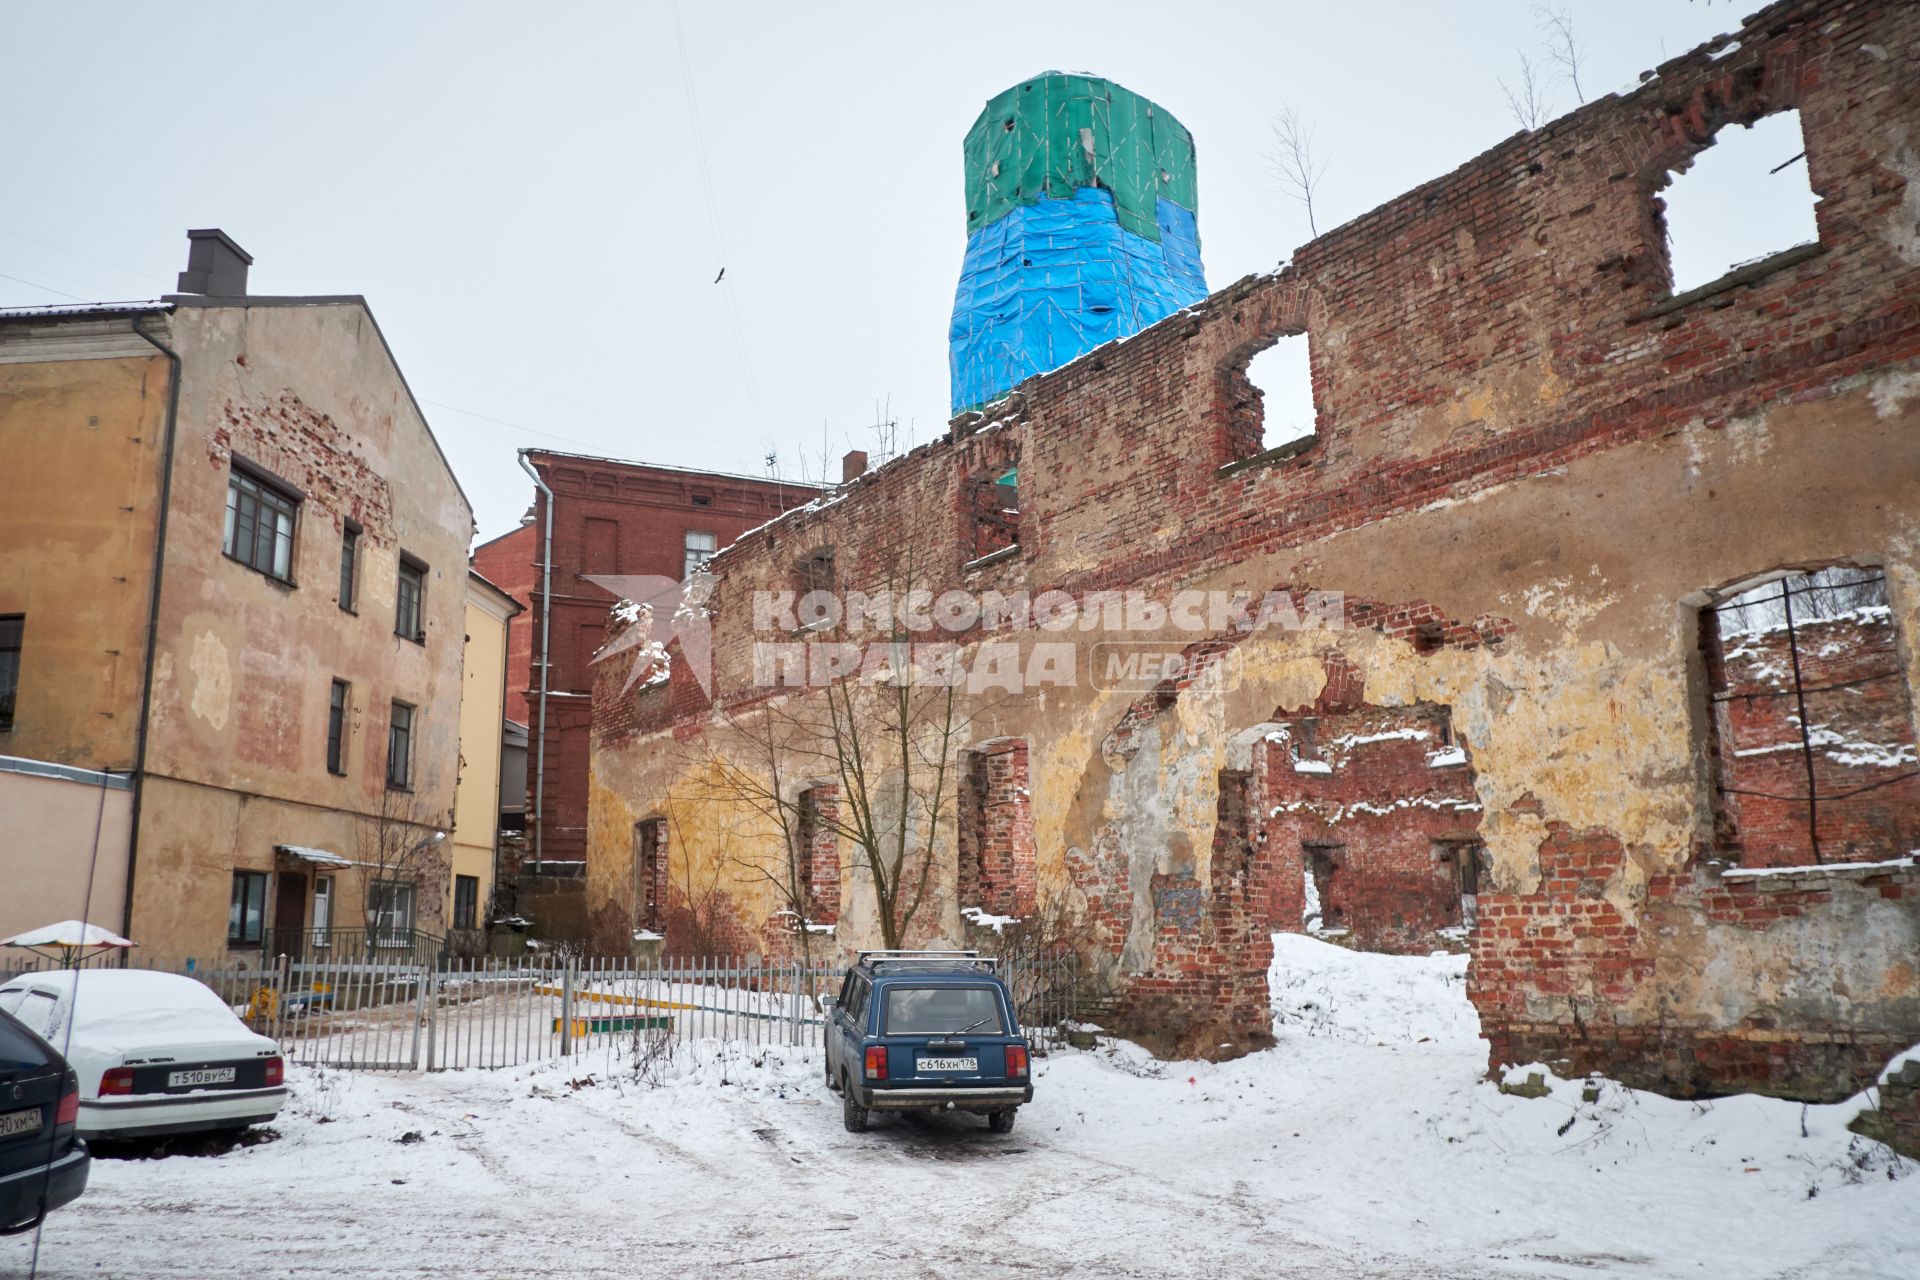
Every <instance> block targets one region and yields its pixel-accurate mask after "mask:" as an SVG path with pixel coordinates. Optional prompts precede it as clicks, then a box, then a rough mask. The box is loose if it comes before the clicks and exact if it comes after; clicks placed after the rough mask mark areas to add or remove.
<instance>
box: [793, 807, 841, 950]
mask: <svg viewBox="0 0 1920 1280" xmlns="http://www.w3.org/2000/svg"><path fill="white" fill-rule="evenodd" d="M797 810H798V812H797V813H796V815H795V821H794V824H793V826H794V830H793V843H794V865H793V889H794V897H795V898H796V899H798V900H800V901H803V902H805V903H806V904H807V910H806V913H805V914H806V922H807V923H808V924H836V923H838V922H839V919H840V830H839V821H840V788H839V787H837V786H834V785H833V784H832V783H822V784H820V785H819V786H814V787H809V788H807V789H806V790H805V791H802V792H801V793H800V800H799V803H798V805H797Z"/></svg>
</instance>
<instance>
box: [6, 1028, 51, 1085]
mask: <svg viewBox="0 0 1920 1280" xmlns="http://www.w3.org/2000/svg"><path fill="white" fill-rule="evenodd" d="M47 1062H48V1058H47V1051H46V1050H45V1049H42V1048H41V1047H40V1042H39V1041H37V1040H35V1039H34V1038H33V1037H32V1036H30V1035H28V1034H27V1033H26V1032H24V1031H22V1030H20V1028H19V1027H16V1026H15V1025H14V1024H13V1023H12V1022H11V1021H10V1020H8V1019H6V1018H0V1076H16V1075H30V1074H33V1073H35V1072H38V1071H40V1070H42V1069H43V1068H45V1067H46V1065H47Z"/></svg>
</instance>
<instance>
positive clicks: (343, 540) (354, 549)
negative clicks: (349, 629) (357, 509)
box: [340, 520, 360, 613]
mask: <svg viewBox="0 0 1920 1280" xmlns="http://www.w3.org/2000/svg"><path fill="white" fill-rule="evenodd" d="M359 580H360V526H359V525H357V524H355V523H353V521H351V520H349V521H347V527H346V528H345V529H344V530H342V531H341V534H340V607H341V608H342V609H345V610H346V611H347V612H348V613H352V612H353V611H354V609H353V606H354V601H355V599H356V598H357V597H356V596H355V594H354V593H355V590H356V588H357V586H358V584H359Z"/></svg>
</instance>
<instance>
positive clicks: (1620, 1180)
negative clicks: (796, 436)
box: [0, 935, 1920, 1280]
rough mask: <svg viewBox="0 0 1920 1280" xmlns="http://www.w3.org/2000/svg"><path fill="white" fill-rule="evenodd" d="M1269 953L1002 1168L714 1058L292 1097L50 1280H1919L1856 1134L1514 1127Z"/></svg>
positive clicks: (317, 1076) (58, 1249)
mask: <svg viewBox="0 0 1920 1280" xmlns="http://www.w3.org/2000/svg"><path fill="white" fill-rule="evenodd" d="M1276 946H1277V954H1276V958H1275V962H1274V973H1273V990H1274V1013H1275V1023H1276V1034H1277V1035H1278V1037H1279V1045H1278V1047H1277V1048H1275V1049H1273V1050H1272V1051H1270V1052H1267V1053H1263V1054H1258V1055H1255V1056H1253V1057H1249V1058H1245V1059H1242V1060H1240V1061H1238V1062H1232V1063H1226V1064H1222V1065H1219V1066H1213V1065H1209V1064H1205V1063H1159V1062H1155V1061H1153V1060H1152V1059H1150V1058H1148V1057H1147V1056H1146V1055H1145V1054H1143V1053H1141V1052H1140V1051H1138V1050H1137V1049H1135V1048H1133V1047H1132V1046H1130V1045H1124V1044H1123V1045H1115V1046H1111V1047H1107V1048H1103V1049H1101V1050H1098V1051H1093V1052H1085V1053H1075V1052H1067V1053H1058V1054H1054V1055H1053V1056H1051V1057H1049V1058H1046V1059H1044V1060H1042V1061H1041V1062H1039V1063H1038V1064H1037V1066H1038V1081H1037V1084H1038V1096H1037V1098H1036V1100H1035V1102H1034V1103H1033V1105H1032V1106H1030V1107H1027V1108H1025V1109H1023V1110H1022V1111H1021V1113H1020V1118H1019V1124H1018V1127H1017V1128H1016V1129H1015V1130H1014V1132H1013V1133H1012V1134H1010V1135H1007V1136H1003V1137H1002V1136H995V1135H992V1134H989V1133H988V1132H987V1131H986V1127H985V1125H984V1123H983V1122H981V1121H980V1120H978V1119H976V1118H972V1117H959V1118H954V1119H946V1118H939V1119H933V1120H911V1119H906V1120H900V1119H896V1120H886V1121H881V1122H879V1123H877V1124H876V1126H875V1128H874V1130H873V1131H872V1132H870V1133H867V1134H864V1135H859V1136H855V1135H852V1134H849V1133H846V1132H845V1131H844V1130H843V1129H842V1128H841V1126H840V1115H839V1107H838V1105H837V1102H836V1101H835V1100H834V1098H833V1096H832V1095H829V1094H828V1093H827V1092H826V1091H825V1089H824V1088H823V1086H822V1084H821V1082H820V1079H819V1068H818V1062H817V1058H816V1056H815V1055H812V1054H803V1053H800V1052H798V1051H791V1050H778V1049H757V1050H756V1049H751V1048H748V1047H742V1046H731V1047H729V1046H725V1045H721V1044H719V1043H717V1042H711V1041H709V1042H704V1043H698V1044H692V1045H681V1046H680V1047H679V1049H678V1051H677V1054H676V1057H675V1059H674V1060H673V1062H672V1063H671V1064H669V1065H668V1066H667V1067H666V1068H665V1075H666V1077H667V1078H666V1081H665V1083H664V1084H662V1085H661V1086H660V1087H657V1088H649V1087H647V1086H645V1085H640V1084H636V1083H634V1082H633V1080H632V1079H631V1078H630V1070H629V1068H628V1065H627V1064H625V1063H623V1062H621V1061H619V1060H617V1059H616V1058H615V1057H613V1056H612V1055H610V1054H609V1053H606V1052H602V1053H598V1054H595V1055H592V1056H590V1057H585V1058H575V1059H572V1060H570V1061H568V1062H565V1063H559V1062H553V1063H546V1064H542V1065H541V1066H538V1067H531V1068H525V1069H521V1070H518V1071H512V1070H509V1071H494V1072H482V1071H470V1072H456V1073H447V1074H442V1075H432V1076H412V1077H396V1076H377V1075H370V1074H358V1073H348V1072H330V1073H326V1074H321V1073H318V1072H313V1071H303V1072H300V1073H298V1074H297V1075H296V1076H295V1079H294V1084H295V1091H296V1092H295V1101H294V1103H293V1105H292V1106H291V1107H290V1109H289V1111H288V1112H287V1113H286V1114H285V1115H283V1116H282V1117H281V1121H280V1123H279V1125H278V1129H279V1131H280V1133H281V1137H280V1139H279V1140H278V1141H276V1142H272V1143H267V1144H264V1145H260V1146H256V1147H252V1148H248V1149H240V1150H234V1151H231V1152H229V1153H228V1154H225V1155H221V1156H218V1157H200V1158H189V1157H173V1158H169V1159H166V1160H102V1161H98V1162H96V1163H95V1165H94V1175H93V1184H92V1186H91V1188H90V1189H89V1191H88V1193H87V1195H86V1196H85V1197H83V1198H82V1199H81V1200H80V1201H79V1202H78V1203H77V1204H75V1205H74V1206H72V1207H71V1208H69V1209H67V1210H65V1211H63V1212H61V1213H58V1214H56V1215H55V1216H54V1217H53V1218H51V1219H50V1220H49V1223H48V1226H47V1230H46V1238H45V1242H44V1245H43V1248H42V1253H41V1266H40V1274H41V1275H43V1276H58V1277H78V1276H88V1277H130V1278H131V1277H174V1276H178V1277H189V1276H190V1277H223V1276H247V1277H267V1276H301V1277H332V1276H338V1277H354V1278H355V1280H362V1278H365V1277H394V1276H487V1277H492V1276H502V1277H505V1276H514V1277H519V1276H528V1277H533V1276H555V1277H599V1276H633V1275H690V1274H696V1273H697V1274H702V1275H730V1274H740V1275H749V1276H853V1275H860V1276H876V1275H886V1276H914V1277H950V1276H951V1277H960V1276H976V1275H981V1274H986V1273H989V1272H991V1271H995V1270H998V1269H1000V1268H1008V1269H1011V1268H1016V1267H1017V1268H1021V1269H1022V1270H1024V1271H1025V1272H1027V1273H1029V1274H1037V1275H1091V1276H1103V1277H1104V1276H1163V1275H1174V1276H1249V1277H1253V1276H1257V1277H1275V1276H1280V1277H1290V1276H1300V1277H1309V1276H1310V1277H1328V1278H1334V1277H1395V1278H1399V1277H1409V1278H1410V1277H1479V1276H1553V1277H1570V1276H1581V1277H1588V1276H1596V1275H1606V1276H1645V1277H1667V1276H1672V1277H1680V1276H1685V1277H1740V1278H1741V1280H1757V1278H1759V1277H1789V1276H1794V1277H1798V1276H1808V1277H1811V1276H1818V1277H1822V1278H1823V1280H1828V1278H1839V1277H1848V1278H1851V1277H1886V1278H1888V1280H1892V1278H1895V1277H1898V1278H1900V1280H1911V1277H1914V1276H1920V1169H1916V1168H1915V1167H1914V1166H1912V1165H1910V1164H1906V1163H1905V1162H1901V1161H1898V1160H1896V1159H1894V1158H1892V1157H1890V1156H1889V1155H1888V1154H1887V1153H1886V1152H1885V1151H1884V1149H1882V1148H1879V1147H1877V1146H1874V1145H1873V1144H1870V1143H1867V1142H1865V1140H1863V1139H1855V1138H1854V1137H1853V1135H1851V1134H1849V1133H1848V1132H1847V1131H1846V1129H1845V1127H1844V1126H1845V1122H1846V1120H1847V1119H1848V1118H1849V1117H1850V1116H1851V1115H1852V1114H1853V1112H1854V1111H1855V1110H1857V1104H1855V1105H1851V1106H1835V1107H1806V1108H1803V1107H1801V1106H1800V1105H1798V1104H1794V1103H1786V1102H1777V1101H1770V1100H1766V1099H1760V1098H1752V1097H1741V1098H1729V1099H1721V1100H1719V1101H1716V1102H1711V1103H1702V1104H1699V1105H1694V1104H1690V1103H1685V1102H1674V1101H1670V1100H1667V1099H1663V1098H1658V1097H1654V1096H1651V1095H1647V1094H1640V1093H1634V1092H1631V1091H1629V1090H1626V1089H1623V1088H1621V1087H1619V1086H1617V1085H1614V1084H1612V1083H1607V1082H1602V1083H1601V1084H1600V1085H1599V1090H1598V1099H1597V1100H1596V1101H1593V1102H1583V1101H1582V1100H1581V1096H1582V1088H1583V1083H1584V1082H1581V1081H1571V1082H1563V1081H1549V1083H1550V1084H1551V1085H1552V1090H1553V1092H1552V1095H1551V1096H1550V1097H1545V1098H1538V1099H1527V1098H1520V1097H1514V1096H1508V1095H1504V1094H1502V1093H1501V1092H1500V1091H1499V1089H1498V1087H1497V1086H1496V1085H1495V1084H1493V1083H1491V1082H1488V1081H1486V1080H1483V1079H1482V1078H1481V1066H1482V1063H1483V1061H1484V1058H1483V1054H1484V1047H1483V1045H1482V1044H1481V1042H1480V1041H1479V1039H1478V1026H1477V1023H1476V1021H1475V1019H1474V1015H1473V1011H1472V1009H1471V1007H1470V1006H1469V1005H1468V1004H1467V1001H1466V998H1465V995H1464V993H1463V981H1464V966H1465V961H1464V959H1462V958H1460V957H1445V956H1437V957H1434V958H1431V959H1402V958H1394V957H1386V956H1371V955H1357V954H1353V953H1349V952H1347V951H1344V950H1341V949H1340V948H1337V947H1334V946H1331V945H1329V944H1327V943H1324V942H1320V941H1317V940H1314V939H1310V938H1301V937H1293V936H1287V935H1282V936H1280V937H1279V938H1277V939H1276ZM1535 1069H1537V1068H1535ZM1519 1074H1520V1076H1521V1077H1524V1075H1525V1074H1526V1073H1525V1071H1522V1072H1520V1073H1519ZM410 1134H417V1135H418V1137H417V1138H412V1139H408V1135H410ZM403 1139H407V1140H404V1141H403ZM26 1250H27V1242H26V1240H25V1239H11V1240H5V1241H0V1274H14V1273H15V1270H16V1269H17V1271H18V1273H20V1274H24V1273H25V1270H26V1259H27V1252H26Z"/></svg>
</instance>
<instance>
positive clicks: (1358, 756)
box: [1258, 707, 1480, 955]
mask: <svg viewBox="0 0 1920 1280" xmlns="http://www.w3.org/2000/svg"><path fill="white" fill-rule="evenodd" d="M1450 738H1451V729H1450V726H1449V720H1448V717H1447V713H1446V712H1445V710H1444V709H1443V708H1435V707H1410V708H1357V709H1355V710H1353V711H1349V712H1346V713H1344V714H1333V715H1325V716H1303V717H1297V718H1292V719H1288V720H1285V721H1282V722H1280V723H1279V724H1278V725H1277V727H1276V728H1275V729H1274V730H1273V731H1272V732H1271V733H1269V734H1268V736H1267V739H1266V740H1265V741H1264V742H1263V743H1262V744H1261V746H1262V748H1263V750H1261V751H1260V753H1259V756H1258V759H1259V761H1260V768H1259V777H1260V779H1261V791H1262V795H1263V798H1264V801H1265V803H1266V804H1267V805H1268V806H1269V808H1268V810H1267V812H1266V814H1265V815H1264V822H1263V825H1262V827H1261V832H1260V839H1261V844H1262V847H1263V856H1264V858H1265V859H1266V860H1268V861H1269V862H1271V864H1272V867H1273V870H1272V872H1271V874H1270V880H1269V884H1270V897H1269V899H1268V901H1269V904H1270V905H1269V907H1268V911H1267V915H1266V918H1267V920H1268V922H1269V925H1270V927H1271V928H1273V929H1276V930H1285V931H1287V932H1289V933H1294V932H1299V931H1301V930H1302V929H1303V928H1310V931H1312V932H1315V933H1319V934H1322V935H1324V936H1331V937H1337V938H1341V939H1343V940H1345V941H1347V942H1348V943H1349V944H1350V945H1353V946H1356V947H1359V948H1360V949H1362V950H1366V951H1389V952H1402V953H1407V954H1417V955H1425V954H1426V953H1428V952H1430V951H1432V950H1433V949H1434V948H1435V947H1436V946H1440V945H1442V944H1444V943H1445V942H1447V941H1448V940H1449V937H1448V936H1447V934H1446V933H1444V932H1443V931H1458V930H1461V929H1463V928H1464V927H1465V924H1466V919H1465V917H1464V915H1463V906H1462V898H1463V896H1465V895H1466V893H1467V891H1468V888H1469V887H1470V882H1469V881H1468V880H1465V879H1463V876H1467V877H1470V876H1471V870H1470V869H1468V870H1463V868H1462V865H1461V860H1462V859H1463V858H1468V859H1470V858H1473V857H1475V856H1477V855H1475V854H1474V852H1473V851H1474V850H1475V849H1476V848H1477V847H1478V841H1479V826H1480V823H1479V817H1480V803H1479V801H1478V799H1477V798H1476V797H1475V793H1474V787H1473V771H1472V767H1471V766H1470V765H1469V764H1468V761H1467V754H1466V751H1465V750H1464V749H1463V748H1460V747H1458V746H1455V745H1454V744H1453V743H1452V742H1451V741H1450ZM1309 877H1310V878H1311V882H1312V884H1313V886H1314V890H1315V892H1314V898H1315V899H1316V900H1317V905H1318V913H1317V916H1316V917H1315V918H1313V919H1310V920H1304V921H1303V914H1304V913H1305V911H1306V910H1307V903H1306V901H1305V890H1306V885H1307V883H1308V881H1309Z"/></svg>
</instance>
